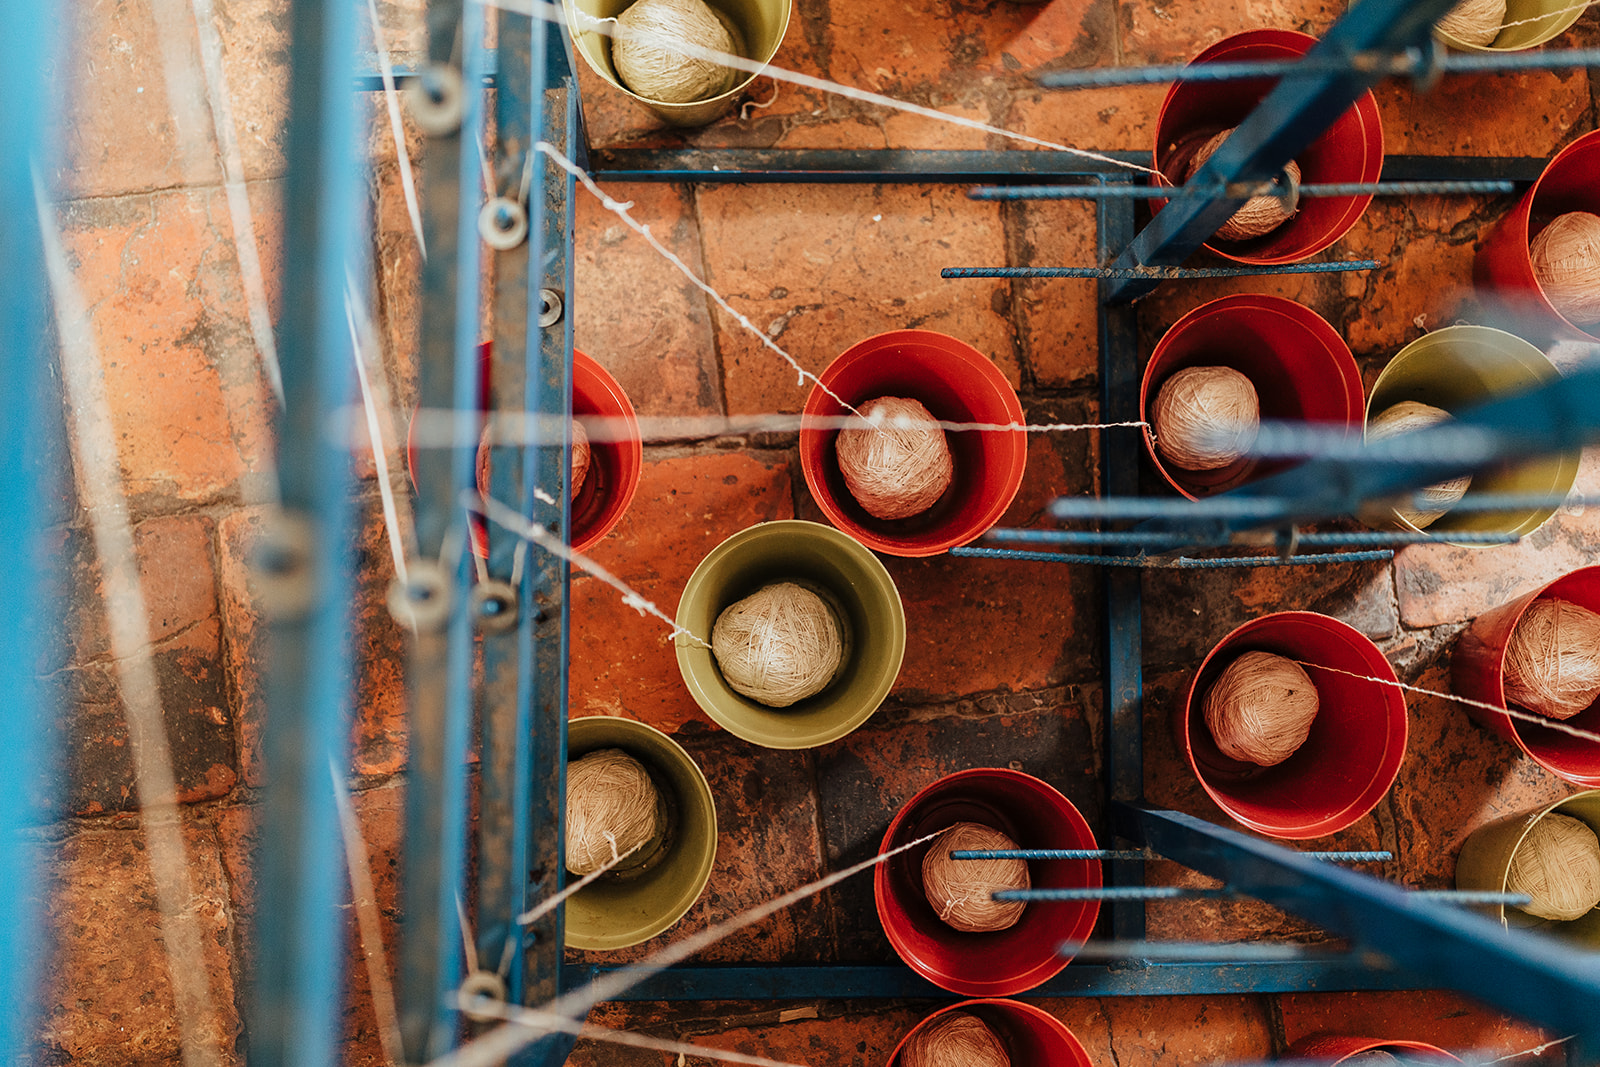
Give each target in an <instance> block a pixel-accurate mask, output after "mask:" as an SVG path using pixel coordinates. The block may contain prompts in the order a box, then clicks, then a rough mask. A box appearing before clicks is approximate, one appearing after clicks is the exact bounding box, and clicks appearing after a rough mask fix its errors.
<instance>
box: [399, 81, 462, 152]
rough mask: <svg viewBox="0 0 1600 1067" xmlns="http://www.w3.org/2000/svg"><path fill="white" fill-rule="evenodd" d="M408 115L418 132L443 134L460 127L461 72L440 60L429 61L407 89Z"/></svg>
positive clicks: (438, 135)
mask: <svg viewBox="0 0 1600 1067" xmlns="http://www.w3.org/2000/svg"><path fill="white" fill-rule="evenodd" d="M406 92H407V96H408V98H409V100H410V103H411V117H412V118H414V119H416V120H417V125H418V126H419V127H421V129H422V132H423V133H426V134H428V135H430V136H433V137H443V136H445V135H446V134H451V133H455V132H456V131H457V130H458V129H460V128H461V117H462V114H463V112H464V109H465V103H466V102H465V100H464V99H463V96H462V92H461V72H460V71H459V70H456V69H455V68H454V67H449V66H446V65H444V64H443V63H430V64H429V65H428V66H427V68H426V69H424V70H423V72H422V74H421V76H420V77H418V78H417V80H416V82H415V83H414V84H413V85H412V86H411V88H410V89H408V90H407V91H406Z"/></svg>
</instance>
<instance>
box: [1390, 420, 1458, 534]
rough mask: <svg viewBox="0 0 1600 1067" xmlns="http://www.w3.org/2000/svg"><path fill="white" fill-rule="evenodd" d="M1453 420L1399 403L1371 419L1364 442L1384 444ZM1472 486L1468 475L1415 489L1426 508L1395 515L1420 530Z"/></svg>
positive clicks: (1405, 509) (1406, 509) (1400, 509)
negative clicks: (1393, 438)
mask: <svg viewBox="0 0 1600 1067" xmlns="http://www.w3.org/2000/svg"><path fill="white" fill-rule="evenodd" d="M1453 418H1454V416H1453V415H1451V414H1450V413H1449V412H1448V411H1445V410H1444V409H1443V408H1436V407H1433V406H1432V405H1430V404H1420V403H1418V402H1417V401H1415V400H1402V401H1400V403H1398V404H1395V405H1392V406H1391V407H1387V408H1384V409H1383V411H1382V412H1381V413H1379V414H1378V415H1377V416H1375V417H1374V418H1373V420H1372V422H1371V423H1369V424H1368V425H1367V440H1368V441H1383V440H1387V439H1388V438H1390V437H1399V436H1400V435H1401V434H1403V433H1411V432H1412V431H1413V430H1424V429H1427V428H1428V427H1429V426H1437V425H1438V424H1439V423H1441V422H1449V421H1451V420H1452V419H1453ZM1471 485H1472V475H1470V474H1463V475H1462V476H1461V477H1459V478H1451V479H1450V480H1449V481H1447V482H1435V483H1434V484H1433V485H1430V486H1428V487H1427V488H1426V489H1419V490H1417V491H1416V493H1415V494H1414V495H1415V496H1418V497H1421V498H1422V500H1424V501H1425V502H1426V503H1427V505H1428V506H1427V507H1425V508H1411V507H1397V508H1395V509H1394V510H1395V514H1397V515H1399V516H1400V517H1401V518H1403V519H1405V520H1406V521H1407V522H1409V523H1410V524H1411V525H1413V526H1415V527H1416V528H1417V529H1419V530H1420V529H1422V528H1423V527H1425V526H1427V525H1428V524H1429V523H1431V522H1434V521H1436V520H1438V519H1439V518H1441V517H1442V516H1443V515H1444V514H1445V513H1446V512H1447V511H1449V510H1450V509H1451V508H1453V507H1455V506H1456V504H1457V503H1459V502H1460V500H1461V498H1462V497H1464V496H1466V495H1467V489H1468V487H1470V486H1471Z"/></svg>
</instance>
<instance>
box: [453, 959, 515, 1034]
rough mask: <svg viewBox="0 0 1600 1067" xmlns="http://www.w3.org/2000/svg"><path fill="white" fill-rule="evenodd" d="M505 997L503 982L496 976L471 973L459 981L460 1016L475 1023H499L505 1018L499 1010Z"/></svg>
mask: <svg viewBox="0 0 1600 1067" xmlns="http://www.w3.org/2000/svg"><path fill="white" fill-rule="evenodd" d="M506 996H507V993H506V983H505V980H504V979H503V978H501V977H500V976H499V975H498V974H495V973H494V972H493V971H473V972H471V973H470V974H468V975H467V976H466V977H465V978H463V979H462V980H461V1014H463V1015H465V1016H466V1017H467V1018H469V1019H471V1020H472V1021H473V1022H475V1023H493V1022H499V1021H500V1020H501V1019H503V1018H504V1017H505V1016H504V1013H503V1012H502V1011H501V1010H500V1009H502V1008H504V1007H505V1003H506ZM484 1001H488V1002H489V1003H488V1004H483V1002H484ZM480 1005H481V1006H480Z"/></svg>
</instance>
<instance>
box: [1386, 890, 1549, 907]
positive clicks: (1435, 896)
mask: <svg viewBox="0 0 1600 1067" xmlns="http://www.w3.org/2000/svg"><path fill="white" fill-rule="evenodd" d="M1407 892H1408V893H1409V894H1410V895H1411V896H1412V897H1414V898H1416V899H1417V900H1437V901H1440V902H1442V903H1445V904H1459V905H1468V904H1505V905H1510V906H1514V907H1519V908H1520V907H1522V906H1523V905H1524V904H1527V903H1529V902H1530V901H1532V899H1533V898H1532V897H1530V896H1528V894H1526V893H1492V892H1489V891H1488V890H1481V891H1480V890H1476V889H1411V890H1407Z"/></svg>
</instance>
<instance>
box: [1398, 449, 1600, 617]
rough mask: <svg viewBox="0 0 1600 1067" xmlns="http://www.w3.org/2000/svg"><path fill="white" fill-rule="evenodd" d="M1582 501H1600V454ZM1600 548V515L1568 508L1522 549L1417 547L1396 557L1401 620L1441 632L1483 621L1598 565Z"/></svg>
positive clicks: (1592, 460) (1577, 487)
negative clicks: (1557, 581) (1487, 614)
mask: <svg viewBox="0 0 1600 1067" xmlns="http://www.w3.org/2000/svg"><path fill="white" fill-rule="evenodd" d="M1572 491H1573V494H1574V495H1576V496H1585V497H1594V496H1600V450H1596V449H1589V450H1588V451H1587V452H1585V453H1584V457H1583V463H1582V464H1581V465H1580V466H1579V468H1578V478H1577V481H1576V482H1575V483H1574V485H1573V490H1572ZM1597 546H1600V509H1595V508H1592V507H1584V506H1583V505H1568V506H1566V507H1563V508H1562V509H1561V510H1560V511H1558V512H1556V516H1555V518H1553V519H1551V520H1550V521H1549V522H1548V523H1546V524H1545V525H1544V526H1542V527H1541V528H1540V529H1539V530H1538V531H1537V532H1535V533H1533V534H1531V535H1529V536H1527V537H1525V538H1523V539H1522V541H1521V542H1520V543H1518V544H1515V545H1501V546H1497V547H1494V548H1486V549H1485V548H1479V549H1465V548H1451V547H1449V546H1447V545H1413V546H1411V547H1408V548H1404V549H1401V550H1400V551H1399V552H1397V553H1396V554H1395V574H1396V578H1397V585H1398V590H1399V595H1400V619H1401V621H1402V622H1404V623H1405V624H1406V625H1407V626H1411V627H1424V626H1438V625H1440V624H1442V623H1447V622H1459V621H1462V620H1465V619H1472V618H1476V617H1477V616H1478V615H1480V614H1482V613H1483V612H1485V611H1487V610H1489V609H1490V608H1492V607H1494V606H1496V605H1497V604H1504V603H1505V602H1506V601H1508V600H1514V599H1516V598H1517V597H1519V596H1521V595H1522V594H1523V593H1526V592H1527V591H1528V590H1530V589H1533V588H1535V587H1536V586H1539V585H1543V584H1544V583H1545V582H1548V581H1552V580H1553V579H1555V578H1559V577H1560V576H1561V575H1563V574H1566V573H1567V572H1568V571H1571V570H1576V569H1577V568H1579V567H1584V566H1588V565H1590V564H1592V563H1593V562H1594V561H1595V552H1596V548H1597Z"/></svg>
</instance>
